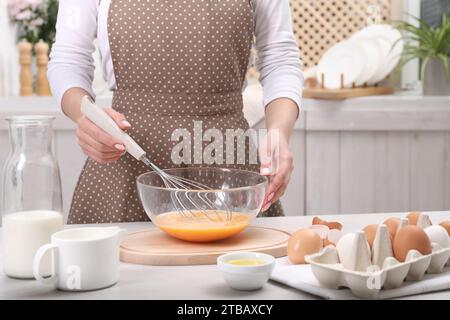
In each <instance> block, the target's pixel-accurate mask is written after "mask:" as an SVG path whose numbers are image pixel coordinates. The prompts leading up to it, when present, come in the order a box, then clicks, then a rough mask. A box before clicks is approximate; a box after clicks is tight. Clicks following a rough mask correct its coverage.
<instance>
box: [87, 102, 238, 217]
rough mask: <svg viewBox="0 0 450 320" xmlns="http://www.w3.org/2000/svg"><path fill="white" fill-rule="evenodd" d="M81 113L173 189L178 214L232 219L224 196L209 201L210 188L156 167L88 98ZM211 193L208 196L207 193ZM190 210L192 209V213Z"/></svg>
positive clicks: (134, 142) (171, 195)
mask: <svg viewBox="0 0 450 320" xmlns="http://www.w3.org/2000/svg"><path fill="white" fill-rule="evenodd" d="M81 112H82V113H83V114H84V115H85V116H86V117H87V118H88V119H89V120H91V121H92V122H93V123H94V124H95V125H97V126H98V127H100V128H101V129H103V130H104V131H106V132H107V133H109V134H110V135H112V136H113V137H115V138H117V139H120V140H121V141H122V142H123V144H124V145H125V148H126V151H127V152H128V153H129V154H130V155H132V156H133V157H134V158H135V159H137V160H139V161H142V162H143V163H144V164H146V165H147V166H148V167H150V168H151V169H152V170H153V171H155V172H156V173H157V174H158V176H159V177H160V178H161V180H162V182H163V184H164V187H166V188H169V189H174V191H173V192H171V193H170V197H171V200H172V204H173V205H174V207H175V209H176V211H177V212H179V214H181V215H182V216H183V217H185V218H189V219H201V218H206V219H208V220H211V221H215V222H227V221H230V220H231V218H232V212H231V210H230V209H229V207H228V206H227V205H226V203H225V201H224V197H223V194H218V195H217V196H216V197H215V199H214V200H215V201H213V200H211V199H209V198H208V196H209V195H210V194H211V193H212V192H214V193H215V192H217V190H213V189H212V188H210V187H209V186H207V185H205V184H202V183H199V182H196V181H194V180H191V179H187V178H183V177H179V176H175V175H171V174H169V173H167V172H166V171H164V170H162V169H161V168H159V167H158V166H157V165H155V164H154V163H153V162H152V161H151V160H150V159H149V158H148V157H147V154H146V152H145V151H144V149H142V148H141V147H140V146H139V145H138V144H137V142H136V141H134V140H133V138H131V137H130V136H129V135H128V134H127V133H125V132H124V131H122V130H121V129H120V128H119V127H118V126H117V124H116V123H115V122H114V120H113V119H111V117H110V116H109V115H108V114H107V113H106V112H105V111H104V110H103V109H102V108H101V107H99V106H97V105H96V104H95V103H94V102H93V101H92V100H91V99H90V98H89V97H88V96H84V97H83V99H82V102H81ZM208 190H211V192H208ZM191 208H192V209H191Z"/></svg>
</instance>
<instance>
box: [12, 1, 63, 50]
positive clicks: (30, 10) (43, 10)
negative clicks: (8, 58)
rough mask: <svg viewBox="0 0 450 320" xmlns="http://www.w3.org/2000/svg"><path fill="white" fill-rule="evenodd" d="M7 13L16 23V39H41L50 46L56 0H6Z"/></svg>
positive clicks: (53, 34)
mask: <svg viewBox="0 0 450 320" xmlns="http://www.w3.org/2000/svg"><path fill="white" fill-rule="evenodd" d="M7 9H8V15H9V17H10V19H11V21H12V22H14V23H16V25H17V31H18V32H17V38H18V40H19V41H20V40H22V39H25V40H27V41H29V42H31V43H33V44H34V43H36V42H38V41H39V40H41V39H42V40H43V41H45V42H47V43H48V45H49V46H50V47H51V45H52V44H53V42H54V41H55V34H56V30H55V29H56V17H57V15H58V0H8V2H7Z"/></svg>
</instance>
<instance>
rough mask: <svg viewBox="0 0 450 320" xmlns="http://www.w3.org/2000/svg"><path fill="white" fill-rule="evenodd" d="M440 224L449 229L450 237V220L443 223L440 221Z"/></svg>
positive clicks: (449, 234)
mask: <svg viewBox="0 0 450 320" xmlns="http://www.w3.org/2000/svg"><path fill="white" fill-rule="evenodd" d="M439 225H440V226H441V227H444V228H445V229H446V230H447V232H448V236H449V237H450V221H448V220H447V221H442V222H441V223H439Z"/></svg>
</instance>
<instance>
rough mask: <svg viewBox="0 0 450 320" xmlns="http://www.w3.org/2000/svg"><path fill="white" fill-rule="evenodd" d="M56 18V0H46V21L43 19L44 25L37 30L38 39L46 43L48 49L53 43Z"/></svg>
mask: <svg viewBox="0 0 450 320" xmlns="http://www.w3.org/2000/svg"><path fill="white" fill-rule="evenodd" d="M57 16H58V0H47V12H46V19H44V24H43V25H42V26H41V28H40V29H39V39H42V40H44V41H45V42H47V43H48V46H49V48H50V49H51V48H52V44H53V42H54V41H55V35H56V18H57ZM49 52H50V51H49Z"/></svg>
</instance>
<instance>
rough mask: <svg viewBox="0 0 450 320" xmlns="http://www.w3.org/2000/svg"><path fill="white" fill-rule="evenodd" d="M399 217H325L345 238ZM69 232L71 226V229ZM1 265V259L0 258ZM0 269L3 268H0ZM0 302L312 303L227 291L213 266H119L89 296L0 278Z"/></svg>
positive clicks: (280, 224) (300, 220) (275, 293)
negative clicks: (108, 283) (109, 283)
mask: <svg viewBox="0 0 450 320" xmlns="http://www.w3.org/2000/svg"><path fill="white" fill-rule="evenodd" d="M429 215H430V218H431V220H432V221H433V223H439V222H440V221H442V220H444V219H447V220H449V219H450V211H446V212H430V213H429ZM390 216H399V217H403V216H405V214H404V213H398V214H360V215H339V216H324V217H323V218H324V219H326V220H338V221H340V222H341V223H342V224H343V225H344V232H350V231H355V230H358V229H360V228H362V227H364V226H365V225H367V224H369V223H381V222H383V221H384V220H385V219H386V218H387V217H390ZM310 223H311V217H305V216H303V217H283V218H261V219H257V220H256V221H255V223H254V224H255V225H259V226H270V227H273V228H280V229H285V230H288V231H293V230H296V229H299V228H301V227H304V226H307V225H309V224H310ZM120 226H121V227H123V228H126V229H128V230H136V229H142V228H149V227H152V225H151V224H150V223H124V224H120ZM71 227H72V226H71ZM0 265H1V256H0ZM0 267H1V266H0ZM0 299H200V300H207V299H258V300H260V299H316V297H314V296H311V295H309V294H306V293H303V292H300V291H297V290H295V289H292V288H289V287H285V286H283V285H280V284H278V283H276V282H272V281H271V282H269V283H268V284H267V285H266V286H265V287H264V288H263V289H262V290H259V291H253V292H241V291H234V290H232V289H230V288H228V287H227V285H226V284H225V282H224V280H223V278H222V275H221V274H220V272H219V270H218V269H217V267H216V266H215V265H206V266H141V265H132V264H125V263H123V264H122V265H121V278H120V281H119V283H118V284H116V285H115V286H113V287H111V288H107V289H103V290H98V291H91V292H80V293H74V292H62V291H56V290H54V289H52V288H51V287H46V286H43V285H41V284H39V283H37V282H36V281H34V280H14V279H10V278H8V277H6V276H5V275H4V274H3V273H0ZM407 299H450V291H445V292H436V293H430V294H424V295H420V296H414V297H408V298H407Z"/></svg>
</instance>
